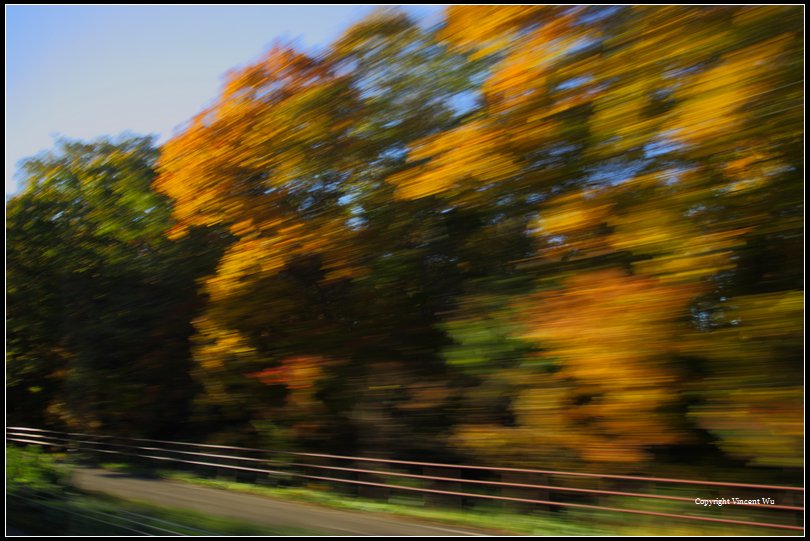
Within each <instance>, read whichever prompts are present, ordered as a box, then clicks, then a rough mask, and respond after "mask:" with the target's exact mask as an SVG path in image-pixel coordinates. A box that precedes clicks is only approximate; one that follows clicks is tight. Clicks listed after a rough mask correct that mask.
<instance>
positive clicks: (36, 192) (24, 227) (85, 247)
mask: <svg viewBox="0 0 810 541" xmlns="http://www.w3.org/2000/svg"><path fill="white" fill-rule="evenodd" d="M157 154H158V151H157V148H156V147H155V145H154V143H153V140H152V138H150V137H136V136H124V137H121V138H118V139H99V140H97V141H94V142H91V143H83V142H77V141H67V140H63V141H60V142H59V143H58V145H57V148H56V149H55V150H54V151H52V152H48V153H45V154H42V155H40V156H37V157H35V158H31V159H29V160H27V161H26V162H25V163H24V172H25V176H26V186H25V189H24V190H23V191H22V193H20V194H19V195H17V196H15V197H13V198H12V199H11V200H10V201H9V204H8V222H7V236H8V245H7V246H8V247H7V283H8V350H9V353H8V373H9V381H8V385H7V389H8V395H9V418H10V419H19V420H20V421H26V420H27V421H42V422H47V423H49V424H54V425H59V424H64V425H67V426H70V427H72V428H76V429H98V430H104V431H111V432H120V433H128V434H133V433H136V434H156V433H166V432H167V431H170V430H173V429H176V428H177V427H178V426H179V425H180V424H181V423H182V422H183V420H184V418H185V417H186V416H187V406H188V402H189V400H190V399H191V396H192V395H193V393H194V386H193V384H192V382H191V380H190V378H189V372H190V364H189V362H190V355H189V351H188V337H189V335H190V333H191V327H190V324H189V321H188V319H189V314H191V313H193V312H194V310H197V309H199V306H200V301H201V299H200V298H199V296H198V294H197V292H196V284H195V278H196V277H197V276H198V275H199V274H200V273H202V272H207V271H208V270H209V269H210V268H211V265H212V263H214V262H215V261H216V258H217V257H218V254H217V253H216V252H217V250H216V244H217V242H218V240H215V239H214V236H212V235H211V234H204V233H203V232H200V231H197V232H195V234H194V235H193V236H191V237H189V239H188V240H186V241H184V242H183V243H178V242H172V241H169V240H168V239H167V238H166V237H165V235H164V233H165V231H166V229H167V228H168V227H169V225H170V223H171V222H170V207H169V204H168V201H167V200H166V199H165V198H163V197H162V196H160V195H158V194H156V193H154V192H153V191H151V189H150V184H151V182H152V180H153V177H154V173H153V167H154V163H155V160H156V159H157ZM212 240H214V242H211V241H212ZM33 402H35V403H36V406H33V404H32V403H33ZM167 410H169V411H171V413H170V414H168V415H167V414H166V411H167Z"/></svg>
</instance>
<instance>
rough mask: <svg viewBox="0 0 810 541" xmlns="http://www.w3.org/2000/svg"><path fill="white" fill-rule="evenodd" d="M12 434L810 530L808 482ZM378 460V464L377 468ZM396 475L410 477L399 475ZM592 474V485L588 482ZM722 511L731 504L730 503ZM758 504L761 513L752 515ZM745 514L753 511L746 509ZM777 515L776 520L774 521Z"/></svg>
mask: <svg viewBox="0 0 810 541" xmlns="http://www.w3.org/2000/svg"><path fill="white" fill-rule="evenodd" d="M6 439H7V441H12V442H17V443H25V444H33V445H40V446H48V447H58V448H63V449H67V450H71V451H84V452H90V453H102V454H107V455H119V456H126V457H131V458H137V459H147V460H150V461H158V462H164V463H167V462H168V463H173V464H178V465H184V466H193V467H201V468H206V469H208V468H215V469H217V471H230V472H235V473H237V474H238V473H242V474H252V475H255V476H262V477H264V476H266V477H269V478H275V479H277V480H286V481H290V480H297V481H298V482H307V481H317V482H327V483H337V484H340V485H349V486H353V487H355V488H356V489H358V490H363V489H365V490H371V489H375V490H384V491H386V493H389V492H390V491H402V492H406V493H411V494H422V495H424V497H425V498H430V497H433V498H439V497H441V498H444V501H443V502H442V503H444V504H447V503H448V500H447V498H449V497H450V498H454V499H455V501H456V504H458V503H459V502H461V503H462V504H463V502H465V501H469V500H473V501H482V500H489V501H494V502H501V503H504V504H520V505H531V506H545V507H546V508H549V509H566V508H569V509H585V510H590V511H599V512H604V513H617V514H625V515H627V514H630V515H645V516H651V517H658V518H667V519H675V520H686V521H696V522H708V523H717V524H732V525H739V526H752V527H761V528H773V529H780V530H792V531H804V527H803V520H804V501H803V499H804V488H803V487H795V486H783V485H767V484H753V483H738V482H719V481H701V480H694V479H675V478H666V477H642V476H632V475H614V474H602V473H584V472H571V471H556V470H544V469H529V468H505V467H489V466H476V465H459V464H446V463H433V462H418V461H406V460H392V459H383V458H370V457H356V456H341V455H331V454H323V453H304V452H295V451H282V450H269V449H256V448H250V447H236V446H230V445H214V444H203V443H191V442H175V441H167V440H156V439H145V438H125V437H118V436H109V435H103V434H87V433H77V432H60V431H54V430H46V429H39V428H29V427H8V428H7V429H6ZM175 447H177V448H175ZM245 455H254V456H245ZM257 455H258V456H257ZM285 458H287V460H285ZM324 462H326V463H324ZM336 463H337V464H336ZM268 466H269V467H268ZM375 467H379V469H374V468H375ZM313 470H314V471H313ZM417 471H418V473H417ZM321 472H331V473H330V475H332V476H325V475H316V473H321ZM515 476H520V477H521V478H529V479H530V480H531V479H540V481H539V482H523V480H521V481H520V482H515V481H514V480H513V478H514V477H515ZM395 481H400V482H407V483H409V484H395ZM553 481H554V482H553ZM583 483H585V484H586V485H587V484H590V485H591V486H582V485H583ZM572 485H576V486H572ZM593 485H596V486H593ZM687 489H690V490H696V489H700V490H702V491H703V492H702V494H701V496H700V497H699V498H695V497H694V496H693V495H691V494H690V495H689V496H686V495H684V494H683V491H684V490H687ZM730 489H733V490H735V491H738V492H735V495H736V496H735V497H737V496H743V497H740V498H738V500H744V501H759V500H761V499H762V497H761V492H760V493H759V494H760V497H759V498H753V496H754V495H755V494H757V493H755V492H754V491H770V493H771V494H772V495H773V497H772V498H771V499H772V501H773V503H750V504H748V503H746V504H745V505H735V504H733V503H732V500H731V498H725V500H727V504H728V506H727V507H734V508H735V511H736V513H735V515H736V516H733V517H732V518H723V517H720V516H717V514H718V513H719V512H720V511H719V509H720V507H719V506H717V505H716V503H717V502H718V501H719V500H721V499H722V498H723V496H721V495H720V493H719V491H720V490H730ZM673 492H674V493H673ZM505 494H509V495H505ZM529 496H530V497H529ZM604 500H608V502H607V503H608V505H605V503H606V502H605V501H604ZM617 500H618V501H617ZM699 500H701V501H702V500H706V501H712V500H713V501H714V502H715V504H714V505H715V507H712V509H711V510H712V512H713V513H714V515H715V516H711V515H696V514H690V513H681V512H670V511H671V510H670V509H669V508H666V509H664V510H655V509H654V508H652V509H651V508H650V507H651V504H654V503H655V502H658V504H667V503H668V504H669V505H670V506H676V505H677V506H681V507H683V506H691V507H692V508H695V506H696V505H697V506H698V508H699V509H700V510H701V512H706V511H707V510H706V509H705V508H704V507H703V506H702V505H700V503H699ZM644 502H647V503H646V504H645V503H644ZM645 506H646V507H647V508H645ZM676 510H678V511H679V509H676ZM723 512H724V513H729V511H728V510H724V511H723ZM752 512H753V513H754V515H755V516H754V517H750V514H751V513H752ZM740 514H746V515H747V516H739V515H740ZM748 518H755V519H756V520H748ZM774 520H775V521H776V522H772V521H774Z"/></svg>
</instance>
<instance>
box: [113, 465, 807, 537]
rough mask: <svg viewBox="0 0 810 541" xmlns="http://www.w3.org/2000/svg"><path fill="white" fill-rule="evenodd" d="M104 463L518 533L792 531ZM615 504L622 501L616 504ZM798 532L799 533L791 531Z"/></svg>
mask: <svg viewBox="0 0 810 541" xmlns="http://www.w3.org/2000/svg"><path fill="white" fill-rule="evenodd" d="M105 466H106V467H108V468H112V469H117V470H119V471H127V472H129V473H133V474H138V475H150V476H160V477H162V478H165V479H171V480H175V481H182V482H186V483H192V484H196V485H201V486H208V487H212V488H219V489H224V490H231V491H238V492H245V493H251V494H256V495H261V496H267V497H273V498H281V499H285V500H295V501H300V502H306V503H312V504H317V505H323V506H327V507H331V508H337V509H346V510H355V511H365V512H374V513H386V514H391V515H398V516H401V517H411V518H417V519H420V520H425V521H431V522H436V523H446V524H452V525H457V526H468V527H473V528H481V529H485V530H490V531H501V532H504V533H510V534H517V535H536V536H539V535H568V536H594V535H633V536H638V535H656V536H657V535H683V536H701V535H713V536H724V535H736V536H740V535H747V536H761V535H790V534H791V532H788V531H779V530H773V529H766V528H759V527H745V526H736V525H726V524H712V523H702V522H701V523H696V522H692V521H686V520H672V519H661V518H656V517H652V516H643V515H621V514H615V513H599V512H591V511H583V510H572V509H568V510H564V511H560V512H543V511H534V512H531V513H518V512H514V511H510V510H509V509H507V508H504V506H498V504H491V505H489V506H487V505H486V504H482V503H477V505H476V507H475V509H474V510H472V511H470V510H466V511H465V510H460V509H459V510H454V509H449V508H448V509H443V508H437V507H428V506H426V505H425V504H424V503H423V501H422V498H421V497H418V496H413V495H408V494H407V493H399V494H397V493H396V491H394V492H392V494H391V496H390V497H389V498H388V501H387V502H386V501H379V500H371V499H366V498H358V497H351V496H348V495H347V494H346V493H345V492H341V491H338V490H334V489H333V488H331V487H329V486H326V485H325V486H323V487H318V488H317V489H316V488H302V487H277V486H268V485H267V484H256V483H246V482H236V481H233V480H230V479H223V478H216V479H212V478H205V477H201V476H199V475H194V474H191V473H187V472H178V471H172V470H161V469H150V468H145V467H144V466H137V467H133V466H131V465H127V464H106V465H105ZM649 505H650V504H646V506H647V508H646V510H649V511H659V512H672V513H683V510H682V509H681V510H680V511H679V510H676V509H671V508H668V507H666V505H667V504H666V503H665V504H661V503H655V504H653V507H649ZM616 506H617V507H619V506H621V505H616ZM693 514H694V513H693ZM796 534H798V532H796Z"/></svg>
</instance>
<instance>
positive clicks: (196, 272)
mask: <svg viewBox="0 0 810 541" xmlns="http://www.w3.org/2000/svg"><path fill="white" fill-rule="evenodd" d="M799 9H800V8H795V7H743V6H740V7H728V6H725V7H695V6H671V7H663V6H655V7H629V6H591V7H577V6H558V7H547V6H509V7H494V6H470V7H464V6H458V7H451V8H449V9H448V11H447V14H446V18H445V20H444V22H443V23H442V24H441V25H439V27H437V28H434V29H425V28H423V27H420V26H419V24H417V22H416V21H412V20H410V19H409V18H408V17H406V16H404V15H402V14H399V13H396V12H381V13H378V14H375V15H374V16H372V17H370V18H369V19H367V20H365V21H363V22H361V23H359V24H358V25H356V26H355V27H353V28H351V29H349V30H348V31H347V32H346V33H345V34H344V36H343V37H341V38H340V39H339V40H338V41H337V42H336V43H334V44H333V46H332V47H331V48H330V49H329V50H328V51H326V52H324V53H322V54H317V55H315V54H306V53H304V52H301V51H297V50H294V49H293V48H291V47H285V46H277V47H275V48H273V49H272V50H271V51H270V52H268V53H267V54H266V55H265V56H264V57H263V58H262V59H261V60H260V61H259V62H257V63H255V64H252V65H249V66H247V67H245V68H242V69H239V70H235V71H233V72H231V73H229V74H228V76H227V80H226V83H225V85H224V87H223V90H222V93H221V95H220V96H219V97H218V98H217V99H216V100H215V101H214V102H213V104H212V105H211V106H210V107H209V108H207V109H206V110H204V111H202V112H201V113H200V114H199V115H197V116H196V117H194V118H193V119H191V121H190V122H189V123H188V125H187V126H186V127H185V128H184V129H183V130H182V131H181V132H179V133H178V134H177V135H176V136H175V137H173V138H172V139H171V140H169V141H168V142H167V143H166V144H165V145H164V146H163V147H162V148H161V149H157V148H156V147H155V146H154V144H153V142H152V141H151V140H149V139H146V138H138V137H126V138H122V139H119V140H99V141H98V142H94V143H76V142H63V143H61V144H60V146H59V148H58V149H57V150H56V151H55V152H54V153H53V154H49V155H43V156H39V157H36V158H33V159H31V160H29V161H28V162H27V163H26V165H25V171H26V175H27V177H28V179H29V180H28V185H27V188H26V189H25V190H24V191H23V192H22V193H21V194H20V195H18V196H16V197H14V198H12V199H11V201H9V203H8V206H7V212H8V221H7V228H8V229H7V230H8V233H7V235H8V248H7V257H8V263H7V273H8V310H9V315H8V349H9V364H8V368H7V392H8V404H9V419H14V422H28V423H38V424H47V425H52V426H70V427H74V428H82V429H86V430H99V431H102V432H121V433H127V434H130V435H134V434H158V433H160V434H165V433H174V434H178V433H182V434H186V435H188V436H189V437H192V436H193V437H197V438H207V439H210V440H212V441H225V442H231V443H251V444H254V445H282V446H288V447H298V448H306V449H317V448H320V449H327V450H329V451H333V452H352V453H359V454H368V455H372V454H373V455H388V456H399V457H426V456H430V457H432V458H447V459H459V460H470V461H477V462H488V463H497V462H499V463H509V464H521V465H544V466H558V467H562V466H565V467H585V466H588V467H590V466H592V465H594V464H600V463H610V464H611V468H613V469H620V468H628V469H636V470H638V469H645V470H648V471H652V469H651V468H653V467H654V466H661V465H664V464H668V463H672V462H676V461H677V462H682V463H686V464H691V465H694V466H695V467H697V466H698V465H700V464H706V463H707V461H709V460H712V461H714V460H716V461H717V463H724V464H738V465H740V466H742V465H746V464H747V465H752V466H753V465H756V466H780V467H800V466H801V465H802V463H803V443H802V442H803V437H804V426H803V415H802V409H803V384H802V377H801V376H802V370H803V364H802V359H803V302H804V301H803V298H804V297H803V295H804V293H803V287H804V286H803V259H802V251H803V212H804V207H803V181H802V179H803V166H802V164H803V147H802V138H803V105H802V104H803V85H802V80H803V69H804V68H803V32H802V30H803V29H802V19H801V17H799V16H798V14H799V11H798V10H799Z"/></svg>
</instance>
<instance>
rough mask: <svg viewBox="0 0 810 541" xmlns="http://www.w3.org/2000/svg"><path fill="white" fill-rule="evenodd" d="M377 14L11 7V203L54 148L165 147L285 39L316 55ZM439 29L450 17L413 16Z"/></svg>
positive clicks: (417, 11) (364, 10) (313, 9)
mask: <svg viewBox="0 0 810 541" xmlns="http://www.w3.org/2000/svg"><path fill="white" fill-rule="evenodd" d="M374 9H375V6H193V7H187V6H120V7H119V6H22V5H19V6H7V7H6V194H7V195H8V194H9V193H14V192H15V191H16V190H17V183H16V181H15V179H14V174H15V171H16V168H17V162H18V161H19V160H20V159H23V158H26V157H28V156H32V155H34V154H36V153H37V152H39V151H41V150H45V149H48V148H51V147H52V145H53V141H54V137H56V136H64V137H69V138H77V139H93V138H95V137H98V136H101V135H114V134H118V133H121V132H123V131H131V132H134V133H141V134H148V133H154V134H159V135H160V136H161V139H160V141H161V142H162V141H164V140H165V139H166V137H168V136H169V135H171V132H172V130H173V129H174V128H175V127H176V126H178V125H179V124H181V123H182V122H184V121H185V120H187V119H188V118H190V117H191V116H192V115H194V114H195V113H197V112H199V111H200V109H202V108H203V107H204V106H205V105H206V104H207V103H208V102H209V101H210V100H212V99H213V98H214V97H215V96H216V95H217V93H218V90H219V87H220V84H221V82H222V76H223V75H224V73H225V72H226V71H227V70H229V69H231V68H233V67H237V66H243V65H245V64H247V63H249V62H251V61H254V60H256V59H257V58H258V57H259V56H260V55H261V54H262V52H264V51H265V50H266V49H267V47H268V46H269V45H270V44H271V43H273V42H274V41H275V40H277V39H281V40H284V41H287V42H292V43H294V44H295V45H297V46H299V47H300V48H304V49H306V50H313V49H315V48H319V47H324V46H326V45H328V44H329V43H330V42H332V41H333V40H334V39H336V38H337V37H338V36H339V35H340V34H341V33H342V32H343V31H344V30H345V29H346V28H347V27H348V26H349V25H351V24H352V23H353V22H356V21H358V20H360V19H361V18H362V17H363V16H364V15H366V14H368V13H370V12H371V11H373V10H374ZM404 9H406V10H407V11H408V12H410V13H413V14H414V15H417V16H419V17H420V18H422V19H425V20H426V21H429V22H435V21H436V20H437V19H438V16H439V13H440V12H441V9H442V8H441V6H408V7H406V8H404Z"/></svg>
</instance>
